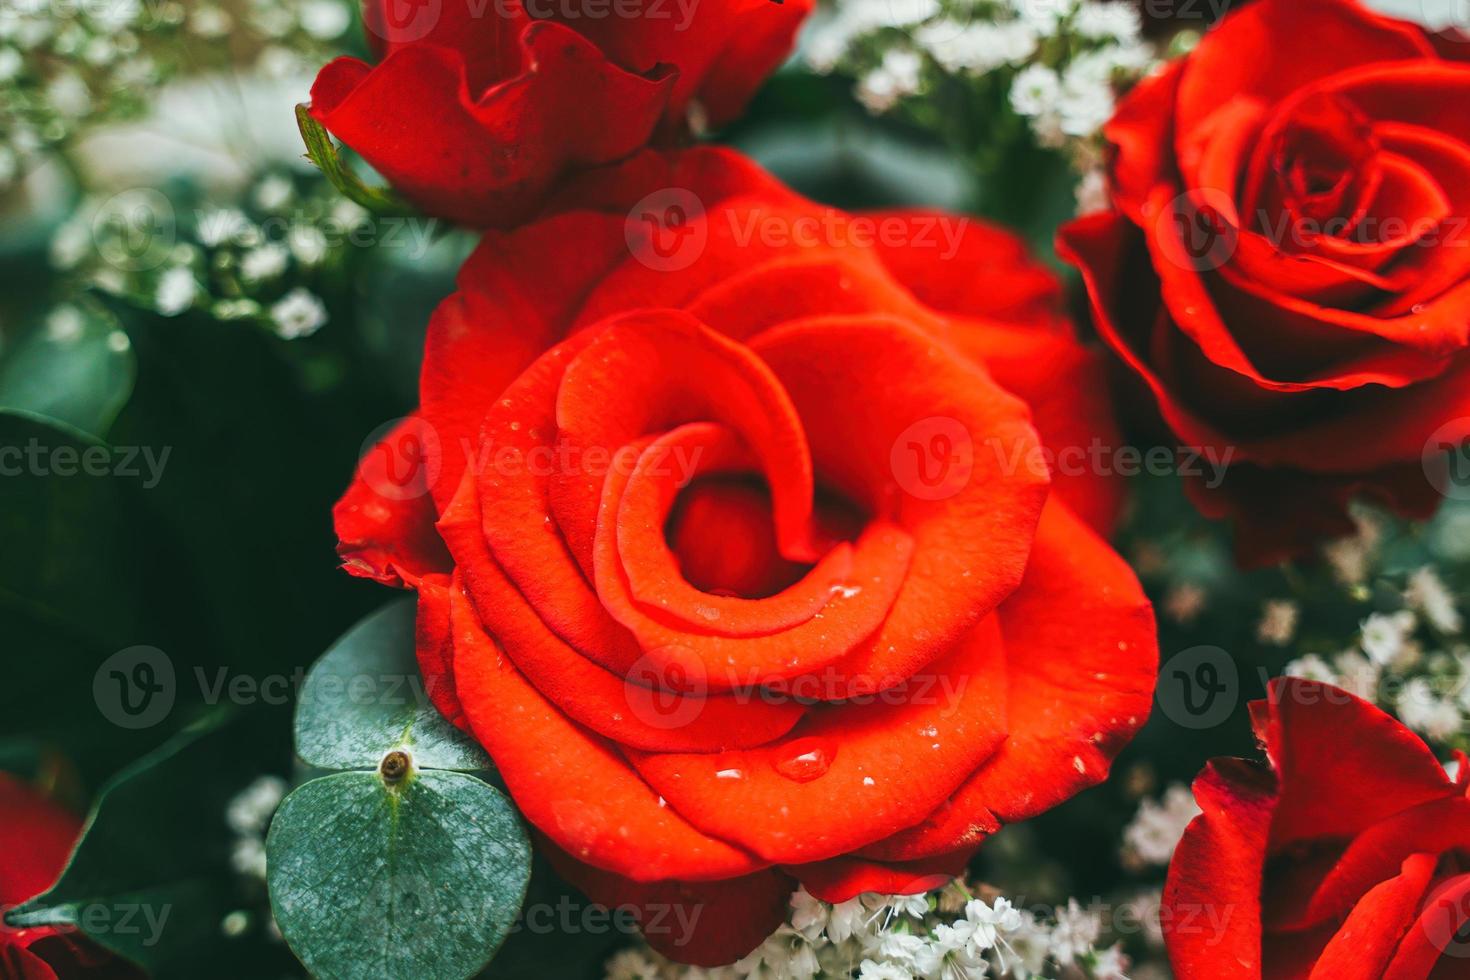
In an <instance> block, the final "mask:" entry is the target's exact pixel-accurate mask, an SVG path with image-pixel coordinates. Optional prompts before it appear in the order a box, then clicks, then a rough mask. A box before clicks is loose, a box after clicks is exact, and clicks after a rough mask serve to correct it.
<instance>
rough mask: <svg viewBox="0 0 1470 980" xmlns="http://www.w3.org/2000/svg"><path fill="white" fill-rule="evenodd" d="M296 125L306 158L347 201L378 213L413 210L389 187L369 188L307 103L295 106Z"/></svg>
mask: <svg viewBox="0 0 1470 980" xmlns="http://www.w3.org/2000/svg"><path fill="white" fill-rule="evenodd" d="M296 126H297V128H298V129H300V130H301V139H302V141H303V142H304V143H305V144H306V158H307V159H308V160H310V161H311V162H312V163H314V164H316V166H317V169H319V170H320V171H321V172H322V173H323V174H325V175H326V177H327V180H329V181H331V184H332V186H333V187H335V188H337V190H339V191H341V192H342V194H343V195H344V196H345V197H346V198H347V199H348V200H350V201H353V202H355V203H357V204H360V205H362V206H363V207H365V208H367V209H368V210H369V211H373V212H375V213H377V214H404V213H406V212H409V211H411V210H412V209H410V208H409V207H408V205H406V204H405V203H404V202H403V200H402V199H401V198H400V197H399V196H398V195H397V194H395V193H393V191H392V190H391V189H389V188H386V187H369V186H367V185H366V184H364V183H363V182H362V181H361V180H360V179H359V178H358V176H357V174H355V173H353V172H352V171H351V170H350V169H348V167H347V165H346V163H345V162H344V161H343V160H342V154H341V153H339V152H338V150H337V145H336V144H335V143H333V142H332V137H331V136H330V135H329V134H328V133H327V131H326V128H325V127H323V126H322V124H321V123H319V122H317V121H316V120H315V119H313V118H312V117H311V107H310V106H309V105H305V104H303V105H298V106H297V107H296Z"/></svg>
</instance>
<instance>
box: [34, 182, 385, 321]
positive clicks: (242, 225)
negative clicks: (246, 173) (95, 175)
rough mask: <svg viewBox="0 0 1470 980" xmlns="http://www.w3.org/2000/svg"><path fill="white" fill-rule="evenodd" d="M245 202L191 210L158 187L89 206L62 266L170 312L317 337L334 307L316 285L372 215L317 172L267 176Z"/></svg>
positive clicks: (65, 237) (57, 254)
mask: <svg viewBox="0 0 1470 980" xmlns="http://www.w3.org/2000/svg"><path fill="white" fill-rule="evenodd" d="M237 203H238V206H225V207H219V206H209V207H204V208H200V209H197V210H195V211H193V212H191V213H182V212H181V209H180V208H179V207H177V206H175V205H174V204H173V203H172V202H171V201H169V200H168V199H167V198H165V197H163V195H161V194H159V193H157V192H154V191H132V192H124V193H123V194H119V195H115V196H114V197H112V198H110V199H108V200H106V201H100V202H84V204H83V206H81V207H79V208H78V209H77V211H76V213H75V215H74V217H73V218H72V219H71V220H69V221H68V222H66V223H65V224H63V225H61V226H60V227H59V228H58V229H57V231H56V233H55V235H54V236H53V238H52V241H51V259H52V263H53V265H55V266H56V267H57V268H58V269H59V270H61V271H63V272H67V273H70V274H71V275H73V276H74V277H75V278H76V279H77V280H78V281H79V283H80V284H82V285H86V286H90V287H93V288H97V289H101V290H102V291H104V292H107V293H109V294H111V295H114V296H117V297H120V298H122V299H125V300H127V301H128V302H130V303H132V304H134V305H136V306H139V307H141V308H144V309H149V310H152V311H154V312H157V313H159V314H162V315H163V316H179V315H181V314H183V313H185V312H187V311H189V310H202V311H204V312H206V313H208V314H209V315H211V316H213V317H216V318H217V319H222V320H240V319H246V320H250V319H253V320H256V321H258V322H260V323H261V324H262V325H264V326H266V327H267V328H268V329H270V330H271V331H273V332H274V333H276V334H277V335H278V336H280V337H282V338H284V339H287V340H291V339H295V338H298V337H306V336H309V335H311V334H313V333H315V332H316V331H317V330H318V329H320V328H321V327H322V325H323V324H325V323H326V322H327V309H326V305H325V304H324V303H323V302H322V300H321V299H320V298H319V297H318V296H317V295H316V293H315V292H313V291H312V289H311V286H312V284H313V282H314V281H315V279H316V277H318V276H319V275H320V274H323V273H324V272H325V271H326V270H328V268H329V267H331V266H332V265H333V264H334V263H336V262H339V261H341V253H342V252H343V251H344V250H346V249H348V248H350V247H352V246H354V245H356V244H358V243H359V242H368V241H369V238H368V237H367V235H366V233H367V232H368V231H369V230H370V227H371V226H370V221H371V215H370V214H369V213H368V212H367V211H366V210H365V209H364V208H362V207H360V206H358V205H357V204H354V203H352V202H351V201H348V200H346V199H344V198H341V197H339V196H338V195H337V193H336V191H335V190H333V189H332V188H331V187H330V186H329V185H327V183H326V182H325V181H324V180H321V179H320V178H319V177H317V176H316V175H314V174H308V175H293V174H288V173H281V172H277V173H267V174H266V175H264V176H262V177H260V178H259V179H258V180H257V181H256V182H255V183H254V185H253V186H252V187H251V188H249V190H248V191H247V193H246V194H245V195H244V198H243V200H241V201H239V202H237Z"/></svg>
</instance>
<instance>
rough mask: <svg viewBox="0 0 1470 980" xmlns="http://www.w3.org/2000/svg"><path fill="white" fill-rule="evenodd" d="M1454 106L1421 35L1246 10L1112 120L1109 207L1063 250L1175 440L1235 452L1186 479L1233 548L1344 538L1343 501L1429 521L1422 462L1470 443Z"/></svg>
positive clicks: (1459, 97) (1281, 4)
mask: <svg viewBox="0 0 1470 980" xmlns="http://www.w3.org/2000/svg"><path fill="white" fill-rule="evenodd" d="M1467 102H1470V63H1465V62H1460V61H1451V60H1445V59H1443V58H1441V57H1439V56H1438V55H1436V53H1435V50H1434V47H1433V46H1432V45H1431V43H1430V41H1429V39H1427V38H1426V37H1425V35H1424V33H1423V32H1422V31H1421V30H1419V29H1418V28H1416V27H1413V26H1411V25H1409V24H1406V23H1402V22H1399V21H1394V20H1389V19H1386V18H1383V17H1380V16H1378V15H1376V14H1374V13H1371V12H1369V11H1367V10H1365V9H1363V8H1361V7H1359V6H1357V5H1356V4H1355V3H1350V2H1346V0H1260V2H1257V3H1252V4H1250V5H1248V6H1246V7H1243V8H1241V9H1239V10H1236V11H1234V12H1232V13H1231V14H1230V15H1228V16H1227V17H1225V18H1224V20H1223V21H1221V23H1220V24H1219V25H1218V26H1217V27H1216V28H1215V29H1214V30H1212V31H1210V32H1209V33H1208V34H1206V35H1205V37H1204V39H1203V40H1202V41H1201V42H1200V44H1199V46H1198V47H1197V48H1196V49H1195V50H1194V51H1193V52H1192V53H1191V54H1190V55H1189V56H1188V57H1186V58H1183V59H1180V60H1178V61H1176V62H1174V63H1172V64H1170V65H1169V66H1168V67H1167V69H1166V70H1165V71H1163V72H1162V73H1161V74H1159V75H1157V76H1155V77H1153V78H1150V79H1147V80H1146V81H1144V82H1142V83H1140V84H1139V85H1138V86H1137V87H1136V88H1135V89H1134V90H1133V91H1132V92H1131V93H1129V95H1128V96H1127V97H1126V98H1125V99H1124V100H1123V102H1122V104H1121V105H1120V107H1119V109H1118V112H1117V114H1116V115H1115V116H1114V118H1113V120H1112V122H1111V123H1109V125H1108V126H1107V128H1106V133H1107V137H1108V139H1109V140H1110V141H1111V142H1112V143H1113V144H1114V146H1115V148H1116V151H1117V155H1116V159H1115V162H1114V165H1113V168H1112V174H1111V176H1112V191H1113V200H1114V204H1115V206H1116V209H1117V210H1116V211H1114V212H1110V213H1103V214H1097V215H1092V216H1089V217H1086V218H1082V219H1080V220H1078V221H1076V222H1074V223H1073V224H1071V225H1069V226H1067V227H1066V228H1064V229H1063V231H1062V235H1061V248H1062V250H1063V252H1064V254H1065V255H1066V256H1067V257H1068V258H1069V259H1070V260H1071V261H1073V262H1074V263H1076V264H1077V265H1078V266H1079V267H1080V268H1081V270H1082V273H1083V275H1084V277H1085V278H1086V280H1087V285H1088V288H1089V291H1090V293H1091V296H1092V300H1093V306H1094V309H1095V312H1096V319H1097V323H1098V328H1099V330H1100V332H1101V333H1102V335H1103V336H1104V337H1105V338H1106V339H1107V341H1108V342H1109V344H1111V345H1112V347H1113V348H1114V349H1115V350H1116V351H1117V352H1118V354H1119V355H1120V356H1121V357H1122V359H1123V361H1124V362H1126V364H1127V365H1128V367H1129V368H1131V369H1132V370H1133V371H1135V372H1137V374H1138V375H1139V376H1141V378H1142V380H1143V381H1144V382H1146V384H1147V386H1148V388H1149V389H1150V390H1151V392H1152V396H1153V399H1154V400H1155V401H1156V402H1157V405H1158V409H1159V411H1160V413H1161V414H1162V416H1163V419H1164V420H1165V421H1166V422H1167V424H1168V425H1169V426H1170V427H1172V429H1173V430H1174V432H1175V434H1176V435H1177V436H1178V438H1179V439H1180V440H1182V441H1184V442H1186V443H1189V444H1191V445H1195V446H1206V447H1214V449H1215V451H1216V452H1218V453H1221V454H1223V453H1225V452H1227V451H1230V452H1233V463H1234V465H1233V466H1232V467H1231V468H1230V469H1229V471H1228V475H1227V477H1226V479H1225V481H1224V483H1223V485H1221V486H1220V487H1218V488H1217V489H1215V490H1213V491H1211V490H1206V489H1204V488H1203V487H1201V486H1195V487H1194V488H1193V489H1194V490H1195V492H1196V496H1197V499H1198V501H1199V502H1200V504H1201V507H1202V509H1204V510H1205V512H1206V513H1208V514H1210V515H1211V516H1217V517H1218V516H1227V515H1232V516H1236V517H1238V518H1239V519H1240V520H1241V524H1242V532H1243V534H1242V540H1241V545H1242V552H1243V556H1244V557H1245V558H1246V559H1247V560H1250V561H1269V560H1275V559H1278V558H1281V557H1284V556H1286V555H1289V554H1291V553H1292V552H1294V551H1298V550H1300V549H1301V548H1303V547H1305V546H1306V545H1308V544H1310V543H1311V542H1312V541H1314V540H1316V539H1318V538H1320V537H1322V536H1324V535H1326V534H1333V533H1342V532H1345V531H1347V530H1349V529H1350V527H1351V525H1350V523H1349V521H1348V519H1347V516H1346V513H1345V504H1346V502H1347V501H1348V499H1349V498H1351V497H1352V496H1353V495H1355V494H1359V493H1367V494H1371V495H1374V496H1377V497H1379V498H1381V499H1382V500H1383V501H1384V502H1386V503H1388V504H1390V505H1392V506H1394V507H1396V508H1398V509H1399V510H1401V511H1403V512H1405V513H1409V514H1414V515H1417V516H1423V515H1427V513H1429V512H1430V511H1431V510H1432V508H1433V506H1434V503H1435V502H1436V501H1437V499H1438V494H1437V492H1436V490H1435V487H1434V485H1433V484H1432V483H1431V481H1430V480H1429V479H1426V474H1425V464H1424V459H1425V458H1426V453H1428V454H1429V456H1428V458H1429V459H1430V460H1431V461H1433V462H1439V461H1440V460H1439V459H1438V458H1436V456H1435V454H1436V452H1437V450H1438V449H1439V448H1440V446H1441V445H1443V446H1446V447H1448V446H1450V445H1452V444H1454V443H1455V442H1456V441H1457V440H1458V439H1460V438H1464V437H1465V436H1467V435H1470V424H1466V425H1464V426H1460V427H1457V426H1456V425H1455V420H1459V421H1461V422H1467V421H1470V420H1466V419H1465V416H1470V355H1467V353H1466V343H1467V337H1470V119H1467V117H1466V115H1465V113H1464V112H1463V108H1464V106H1465V105H1466V104H1467ZM1447 423H1448V424H1449V426H1450V429H1451V430H1454V431H1450V432H1446V430H1443V429H1441V427H1442V426H1445V425H1446V424H1447ZM1436 430H1441V431H1440V436H1442V437H1443V438H1439V439H1436V440H1431V436H1432V435H1434V434H1435V433H1436Z"/></svg>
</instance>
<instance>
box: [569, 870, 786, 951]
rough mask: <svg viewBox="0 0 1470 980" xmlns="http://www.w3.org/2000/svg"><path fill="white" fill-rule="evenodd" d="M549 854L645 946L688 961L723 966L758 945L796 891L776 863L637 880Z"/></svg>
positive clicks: (777, 923) (781, 918) (773, 928)
mask: <svg viewBox="0 0 1470 980" xmlns="http://www.w3.org/2000/svg"><path fill="white" fill-rule="evenodd" d="M549 854H550V858H551V863H552V865H553V866H554V867H555V868H556V870H557V872H558V873H560V874H561V876H562V877H564V878H566V879H567V880H568V881H570V882H571V883H572V884H574V885H576V886H577V887H578V888H580V889H581V890H582V891H583V892H584V893H585V894H586V895H587V897H588V898H590V899H592V900H593V901H594V902H596V903H598V904H599V905H602V906H604V907H606V908H609V909H626V910H627V911H628V912H630V913H631V914H632V915H633V917H634V918H635V919H636V920H637V922H638V924H639V928H640V930H641V931H642V933H643V938H644V939H646V940H647V941H648V945H649V946H651V947H653V948H654V949H655V950H657V951H658V952H660V953H662V954H663V955H664V956H667V957H668V958H669V959H671V960H674V961H675V962H678V963H688V964H691V965H694V966H706V967H717V966H724V965H726V964H729V963H733V962H735V961H736V960H738V959H740V958H741V957H743V956H745V954H747V953H749V952H750V951H751V950H753V949H755V948H756V947H757V946H759V945H760V944H761V943H763V942H764V941H765V940H766V937H768V936H770V935H771V933H773V932H775V931H776V928H777V927H778V926H780V925H781V923H782V922H784V921H785V919H786V911H787V907H788V904H789V903H790V900H791V893H792V892H793V891H794V890H795V888H794V885H793V883H792V881H791V879H790V878H788V877H787V876H786V875H784V874H782V873H781V872H780V871H777V870H774V869H771V870H768V871H762V872H759V873H757V874H753V875H745V876H744V877H740V878H729V879H726V880H724V881H701V882H689V881H657V882H638V881H631V880H629V879H627V878H624V877H622V876H620V875H616V874H612V873H609V872H607V871H601V870H599V869H597V868H593V867H589V866H587V865H585V864H582V863H580V862H578V861H576V860H574V859H572V858H570V857H568V856H567V855H565V854H562V853H559V852H557V851H556V850H555V849H552V850H551V851H550V852H549Z"/></svg>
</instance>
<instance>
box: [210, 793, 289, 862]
mask: <svg viewBox="0 0 1470 980" xmlns="http://www.w3.org/2000/svg"><path fill="white" fill-rule="evenodd" d="M287 789H288V787H287V786H286V781H285V780H284V779H281V778H280V777H279V776H261V777H260V778H259V779H257V780H255V782H253V783H251V784H250V785H249V786H247V787H245V788H244V789H243V790H241V791H240V792H239V793H238V794H236V795H235V796H234V797H232V798H231V799H230V802H229V803H228V804H227V805H226V806H225V823H226V824H227V825H228V826H229V828H230V831H231V833H233V834H234V835H235V844H234V849H233V850H232V851H231V852H230V864H231V866H232V867H234V869H235V871H236V872H237V873H238V874H241V875H244V876H245V877H247V878H257V879H259V880H261V881H264V880H265V832H266V829H267V828H268V827H270V822H271V817H272V816H274V815H275V812H276V807H278V806H280V805H281V800H283V799H285V797H286V790H287Z"/></svg>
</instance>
